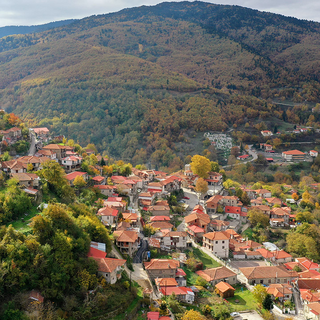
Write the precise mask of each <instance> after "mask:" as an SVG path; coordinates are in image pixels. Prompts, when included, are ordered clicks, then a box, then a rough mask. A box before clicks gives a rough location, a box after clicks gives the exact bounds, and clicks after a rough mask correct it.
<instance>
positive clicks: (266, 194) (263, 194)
mask: <svg viewBox="0 0 320 320" xmlns="http://www.w3.org/2000/svg"><path fill="white" fill-rule="evenodd" d="M255 191H256V194H257V195H258V196H259V197H261V198H271V196H272V194H271V191H269V190H266V189H258V190H255Z"/></svg>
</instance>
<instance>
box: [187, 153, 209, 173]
mask: <svg viewBox="0 0 320 320" xmlns="http://www.w3.org/2000/svg"><path fill="white" fill-rule="evenodd" d="M191 170H192V172H193V173H194V174H197V175H198V176H199V177H200V178H207V177H208V172H209V171H210V170H211V163H210V160H209V159H207V158H206V157H203V156H200V155H195V156H193V157H192V159H191Z"/></svg>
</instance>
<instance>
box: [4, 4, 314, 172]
mask: <svg viewBox="0 0 320 320" xmlns="http://www.w3.org/2000/svg"><path fill="white" fill-rule="evenodd" d="M319 27H320V25H319V24H318V23H315V22H309V21H301V20H298V19H294V18H288V17H284V16H281V15H276V14H271V13H265V12H259V11H257V10H252V9H248V8H243V7H239V6H224V5H214V4H209V3H204V2H192V3H190V2H179V3H162V4H159V5H157V6H151V7H147V6H142V7H139V8H133V9H125V10H122V11H120V12H117V13H112V14H106V15H99V16H91V17H88V18H85V19H82V20H78V21H74V22H73V23H71V24H68V25H65V26H60V27H58V28H54V29H50V30H47V31H43V32H40V33H33V34H28V35H17V36H9V37H5V38H2V39H0V99H1V100H0V101H1V107H2V108H5V109H6V110H7V111H8V112H11V111H14V112H15V113H16V114H18V115H19V116H21V117H22V118H24V119H25V120H27V121H28V122H29V124H30V125H35V124H39V125H41V126H48V127H50V129H52V130H54V132H55V133H56V134H65V135H68V136H69V137H70V138H73V139H75V140H76V141H79V142H80V143H82V144H87V143H89V142H93V143H95V144H96V145H97V147H98V148H99V150H100V151H106V152H107V153H108V154H109V155H111V156H113V157H116V158H123V159H126V160H130V161H132V162H133V163H134V164H136V163H139V162H140V163H141V162H142V163H147V162H151V163H152V164H153V165H156V166H158V165H162V166H169V164H170V163H171V162H172V161H173V160H174V159H175V162H176V163H177V165H178V166H180V167H181V165H182V164H183V163H182V161H181V160H183V158H184V157H185V156H186V155H187V154H188V153H189V154H192V153H194V152H195V151H194V150H195V149H194V147H193V146H192V144H191V143H190V139H192V138H194V137H195V136H198V135H199V134H198V133H199V132H206V131H224V130H227V129H228V128H230V126H233V125H235V126H239V125H240V126H241V125H243V124H245V123H246V122H250V121H255V119H257V118H258V117H259V120H262V119H265V118H268V117H273V118H278V119H279V120H284V121H289V122H293V123H295V122H294V121H296V120H297V119H294V121H293V119H291V118H290V117H288V116H287V115H286V112H287V111H288V110H289V112H291V109H292V108H290V107H286V106H285V107H284V106H279V105H274V104H273V102H272V101H273V100H274V99H283V100H290V101H293V102H300V103H301V102H303V101H308V102H311V103H316V102H317V101H318V99H319V94H320V91H319V89H320V86H319V84H318V82H317V80H318V78H317V77H318V74H319V65H318V64H317V61H319V57H318V55H319V52H318V50H317V43H318V42H319V41H320V37H319ZM306 52H308V54H306ZM304 115H305V117H304V118H303V119H302V118H299V120H298V122H300V123H301V124H302V123H306V122H307V121H308V117H309V115H311V110H307V111H306V112H304ZM315 120H316V121H317V120H318V119H317V115H315ZM198 142H200V140H198ZM198 142H197V143H198ZM248 142H250V141H248ZM177 143H180V145H178V144H177ZM181 144H182V145H181ZM183 144H186V145H187V148H186V147H185V146H184V145H183ZM176 155H178V156H179V157H180V159H179V158H175V157H176Z"/></svg>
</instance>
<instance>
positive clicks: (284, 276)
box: [239, 266, 293, 285]
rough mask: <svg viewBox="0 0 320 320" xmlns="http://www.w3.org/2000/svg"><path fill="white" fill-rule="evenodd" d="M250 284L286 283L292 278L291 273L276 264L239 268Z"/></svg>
mask: <svg viewBox="0 0 320 320" xmlns="http://www.w3.org/2000/svg"><path fill="white" fill-rule="evenodd" d="M239 270H240V271H241V272H242V274H243V275H244V276H245V278H246V282H247V283H248V284H250V285H255V284H266V285H270V284H272V283H288V282H289V281H291V280H292V279H293V277H292V274H290V272H288V271H286V270H285V269H284V268H282V267H278V266H258V267H247V268H240V269H239Z"/></svg>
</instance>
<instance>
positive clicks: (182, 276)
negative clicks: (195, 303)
mask: <svg viewBox="0 0 320 320" xmlns="http://www.w3.org/2000/svg"><path fill="white" fill-rule="evenodd" d="M186 277H187V274H186V273H185V272H184V271H183V270H182V269H180V268H178V269H177V272H176V278H175V279H176V281H177V283H178V286H179V287H185V286H186V285H187V280H186Z"/></svg>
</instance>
